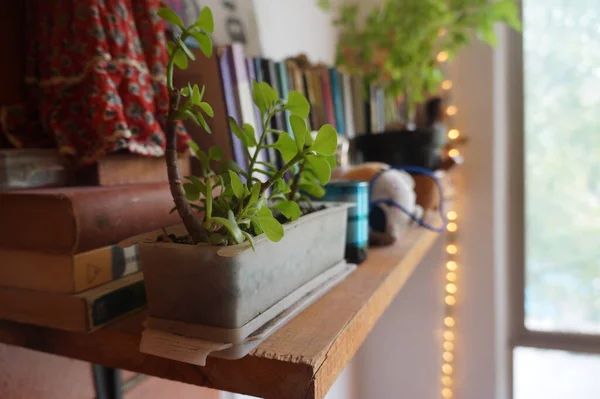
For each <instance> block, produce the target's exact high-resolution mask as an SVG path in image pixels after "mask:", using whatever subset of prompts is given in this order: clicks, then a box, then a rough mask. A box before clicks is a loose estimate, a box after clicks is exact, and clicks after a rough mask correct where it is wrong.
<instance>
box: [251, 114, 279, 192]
mask: <svg viewBox="0 0 600 399" xmlns="http://www.w3.org/2000/svg"><path fill="white" fill-rule="evenodd" d="M271 118H273V113H271V110H269V113H268V114H267V118H266V119H265V120H264V121H263V129H262V133H261V135H260V138H259V139H258V144H257V145H256V151H254V155H253V156H252V159H251V160H250V165H248V173H249V174H250V177H252V170H254V165H256V160H257V159H258V152H259V150H260V146H261V145H262V142H263V141H264V140H265V138H266V137H267V131H268V130H269V125H270V124H271ZM248 180H249V181H252V179H248Z"/></svg>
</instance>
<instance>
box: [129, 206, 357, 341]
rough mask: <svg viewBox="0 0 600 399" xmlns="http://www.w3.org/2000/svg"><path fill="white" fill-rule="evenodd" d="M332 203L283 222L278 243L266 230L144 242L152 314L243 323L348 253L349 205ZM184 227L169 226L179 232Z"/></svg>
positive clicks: (229, 326) (213, 322)
mask: <svg viewBox="0 0 600 399" xmlns="http://www.w3.org/2000/svg"><path fill="white" fill-rule="evenodd" d="M324 205H325V206H326V207H327V208H326V209H324V210H320V211H317V212H314V213H311V214H309V215H306V216H303V217H301V218H300V219H298V220H297V221H294V222H291V223H287V224H285V225H284V228H285V236H284V237H283V238H282V240H281V241H280V242H278V243H274V242H271V241H269V240H267V238H266V237H265V236H264V235H261V236H259V237H256V238H255V246H256V251H253V250H252V248H250V246H249V244H248V243H244V244H240V245H233V246H228V247H206V246H193V245H184V244H173V243H161V242H145V241H148V238H151V239H152V241H155V239H156V237H157V235H158V234H160V233H158V232H157V233H153V234H150V235H145V236H144V237H143V238H146V240H142V239H141V238H140V237H138V238H136V239H134V240H135V241H136V242H138V243H139V247H140V259H141V264H142V269H143V271H144V279H145V283H146V292H147V298H148V312H149V316H150V317H152V318H158V319H165V320H176V321H180V322H184V323H191V324H200V325H205V326H213V327H219V328H227V329H235V328H240V327H242V326H243V325H245V324H246V323H248V322H249V321H250V320H252V319H253V318H255V317H256V316H258V315H259V314H261V313H262V312H264V311H266V310H267V309H269V308H270V307H271V306H273V305H274V304H276V303H277V302H278V301H280V300H281V299H282V298H284V297H285V296H286V295H288V294H289V293H291V292H292V291H294V290H296V289H297V288H299V287H300V286H302V285H303V284H305V283H306V282H308V281H310V280H311V279H313V278H315V277H316V276H318V275H320V274H321V273H323V272H324V271H325V270H327V269H329V268H331V267H333V266H335V265H336V264H338V263H339V262H340V261H343V260H344V249H345V238H346V223H347V209H348V208H349V207H350V206H352V205H348V204H340V203H325V204H324ZM183 232H184V230H183V226H178V227H176V228H171V229H169V231H168V233H175V234H182V233H183Z"/></svg>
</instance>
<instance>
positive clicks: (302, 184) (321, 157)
mask: <svg viewBox="0 0 600 399" xmlns="http://www.w3.org/2000/svg"><path fill="white" fill-rule="evenodd" d="M159 15H160V16H161V17H162V18H163V19H165V20H166V21H167V22H169V23H170V24H171V25H173V26H176V27H177V28H178V31H179V33H174V34H173V39H172V40H170V41H169V43H168V45H167V47H168V63H167V88H168V91H169V98H170V108H169V113H168V117H167V121H166V129H165V130H166V154H165V155H166V162H167V169H168V176H169V184H170V188H171V193H172V195H173V199H174V202H175V208H174V209H175V210H176V211H177V212H178V214H179V216H180V217H181V220H182V221H183V223H184V225H185V227H186V230H187V231H188V233H189V241H191V243H193V244H196V245H233V244H240V243H243V242H245V241H248V242H249V243H250V245H251V246H252V247H253V248H254V243H253V237H255V236H257V235H259V234H262V233H264V234H265V235H266V237H267V238H268V239H269V240H271V241H279V240H281V238H282V237H283V235H284V229H283V226H282V224H281V221H284V222H285V220H296V219H298V218H299V217H300V216H301V214H302V209H301V206H300V204H299V203H300V202H301V201H303V200H308V196H307V194H308V195H311V196H313V197H319V196H322V195H323V194H324V189H323V187H322V186H323V185H324V184H326V183H327V182H328V181H329V179H330V177H331V169H332V167H334V166H335V157H334V153H335V151H336V148H337V132H336V131H335V129H334V128H333V127H332V126H331V125H324V126H322V127H321V128H320V129H319V130H318V133H317V134H316V136H315V137H314V139H313V136H312V135H311V131H310V129H309V128H308V126H307V124H306V122H305V120H306V118H307V117H308V114H309V112H310V105H309V103H308V101H307V99H306V98H305V97H304V96H303V95H302V94H300V93H298V92H296V91H291V92H290V93H289V95H288V98H287V99H286V100H283V99H281V98H280V97H279V93H278V92H277V90H276V89H274V88H272V87H271V86H270V85H268V84H267V83H264V82H261V83H257V82H253V87H252V97H253V100H254V103H255V104H256V106H257V107H258V109H259V111H260V115H261V120H260V123H261V125H262V133H261V134H260V136H258V135H257V134H256V132H255V129H254V128H253V127H252V126H251V125H250V124H248V123H244V124H240V123H238V121H236V120H235V119H233V118H231V117H230V118H229V125H230V129H231V131H232V132H233V134H235V136H236V137H237V138H238V139H239V140H240V141H241V143H242V144H243V147H244V148H245V151H246V155H247V158H248V159H249V162H248V164H247V165H237V164H236V163H234V162H233V161H225V162H221V163H222V168H221V170H218V171H217V170H215V167H214V165H215V163H216V162H217V161H222V160H221V157H222V149H221V148H219V147H216V146H214V147H211V148H208V149H206V148H204V149H203V148H200V147H199V146H198V145H197V144H196V143H194V142H190V144H189V146H190V149H191V151H192V153H193V154H194V155H195V156H196V157H197V158H198V159H199V161H200V164H201V170H202V176H186V177H185V180H186V181H185V182H183V180H182V177H181V176H180V173H179V170H178V167H177V151H176V136H177V134H176V130H177V124H178V123H179V121H184V120H189V121H191V122H193V123H196V124H198V125H199V126H201V127H203V128H204V129H205V130H206V132H207V133H208V134H210V133H211V132H210V128H209V126H208V124H207V122H206V117H213V116H214V113H213V109H212V107H211V106H210V104H208V103H207V102H204V101H203V97H204V91H205V88H204V87H202V88H200V87H198V85H196V84H189V83H188V84H187V86H185V87H175V86H174V83H173V71H174V68H175V67H178V68H180V69H185V68H187V64H188V59H192V60H193V59H194V54H193V53H192V51H190V49H189V48H188V46H187V44H186V40H187V39H188V38H190V37H192V38H194V39H195V40H196V41H197V42H198V45H199V47H200V49H201V51H202V52H203V54H204V55H205V56H207V57H210V56H211V54H212V42H211V39H210V36H209V34H210V33H212V31H213V17H212V12H211V10H210V9H209V8H208V7H205V8H203V9H202V11H201V12H200V15H199V17H198V19H197V20H196V21H195V23H194V24H192V25H190V26H185V25H184V23H183V21H182V20H181V18H180V17H179V16H178V15H177V14H176V13H175V12H173V11H172V10H170V9H169V8H161V9H160V10H159ZM279 113H285V114H288V113H289V114H290V116H289V122H290V125H291V127H292V132H286V131H279V130H276V129H273V128H272V127H271V120H272V119H273V118H274V117H275V115H276V114H279ZM215 134H229V132H215ZM267 134H274V135H276V136H277V140H276V142H275V143H273V144H270V145H269V144H267V143H266V136H267ZM267 148H275V149H276V150H277V151H278V152H279V153H280V154H281V157H282V159H283V161H284V165H283V166H281V167H276V166H275V165H273V164H272V163H269V162H262V161H259V153H260V151H264V150H265V149H267Z"/></svg>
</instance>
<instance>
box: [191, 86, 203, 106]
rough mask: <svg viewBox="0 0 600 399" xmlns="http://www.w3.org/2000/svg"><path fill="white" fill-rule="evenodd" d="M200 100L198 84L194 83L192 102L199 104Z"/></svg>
mask: <svg viewBox="0 0 600 399" xmlns="http://www.w3.org/2000/svg"><path fill="white" fill-rule="evenodd" d="M200 101H201V100H200V88H199V87H198V85H194V87H192V104H194V105H198V104H200Z"/></svg>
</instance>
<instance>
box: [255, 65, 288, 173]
mask: <svg viewBox="0 0 600 399" xmlns="http://www.w3.org/2000/svg"><path fill="white" fill-rule="evenodd" d="M257 64H258V69H257V70H256V75H257V78H258V79H260V80H258V81H259V82H265V83H268V84H269V85H271V86H272V87H274V88H277V86H273V84H272V83H271V71H270V70H269V62H268V60H266V59H262V58H261V59H258V63H257ZM259 70H260V72H259ZM276 118H277V115H276V116H275V117H274V118H272V119H271V126H270V127H271V128H273V129H277V123H276ZM265 139H266V142H267V144H268V145H273V144H275V141H276V138H275V135H273V133H267V134H266V135H265ZM267 154H268V155H267V158H268V159H269V162H271V163H272V164H274V165H275V166H277V167H278V168H280V167H282V166H283V164H282V161H281V160H280V156H279V154H278V152H277V150H275V149H274V148H268V149H267Z"/></svg>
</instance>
